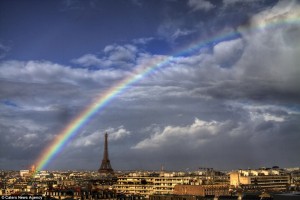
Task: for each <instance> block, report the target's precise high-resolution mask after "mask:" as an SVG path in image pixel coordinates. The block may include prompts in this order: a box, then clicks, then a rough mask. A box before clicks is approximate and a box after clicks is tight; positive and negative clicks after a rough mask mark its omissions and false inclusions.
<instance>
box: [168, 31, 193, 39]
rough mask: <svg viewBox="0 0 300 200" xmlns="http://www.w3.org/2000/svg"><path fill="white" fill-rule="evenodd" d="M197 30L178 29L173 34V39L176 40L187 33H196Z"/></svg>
mask: <svg viewBox="0 0 300 200" xmlns="http://www.w3.org/2000/svg"><path fill="white" fill-rule="evenodd" d="M195 32H196V31H195V30H186V29H184V30H181V29H177V30H176V31H175V32H174V33H173V35H172V39H173V40H176V39H177V38H179V37H182V36H187V35H190V34H192V33H195Z"/></svg>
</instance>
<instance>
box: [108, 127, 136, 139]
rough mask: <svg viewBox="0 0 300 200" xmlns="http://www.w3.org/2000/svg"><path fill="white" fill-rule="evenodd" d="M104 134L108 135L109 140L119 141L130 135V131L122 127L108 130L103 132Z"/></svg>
mask: <svg viewBox="0 0 300 200" xmlns="http://www.w3.org/2000/svg"><path fill="white" fill-rule="evenodd" d="M105 132H107V133H108V135H109V138H111V139H112V140H119V139H122V138H124V137H126V136H128V135H130V131H128V130H126V129H125V128H124V127H123V126H120V127H118V128H108V129H106V130H105Z"/></svg>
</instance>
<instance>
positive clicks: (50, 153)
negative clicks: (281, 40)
mask: <svg viewBox="0 0 300 200" xmlns="http://www.w3.org/2000/svg"><path fill="white" fill-rule="evenodd" d="M297 11H298V12H296V13H294V15H291V16H289V17H286V18H285V19H279V20H274V21H268V22H265V21H262V22H258V23H257V24H256V25H254V26H252V27H247V26H246V27H244V28H242V29H241V30H239V31H231V32H226V33H219V34H215V36H214V37H211V38H208V39H206V40H197V41H194V42H193V43H191V44H189V45H188V46H185V47H184V48H181V50H179V51H178V52H177V53H174V54H172V55H171V56H168V57H166V58H161V59H155V60H153V61H152V62H151V63H149V65H142V66H138V67H136V68H135V70H134V71H133V72H131V73H130V74H129V75H128V76H127V77H125V78H124V79H123V80H122V81H120V82H118V83H116V84H115V85H113V86H111V87H110V88H109V89H108V90H106V91H105V92H101V93H100V94H99V95H98V97H97V98H96V99H95V100H94V101H93V102H92V103H91V104H89V105H87V106H86V108H85V109H84V110H83V111H82V112H81V113H79V114H78V115H77V117H75V118H74V119H73V120H72V121H71V122H70V123H69V124H67V126H66V127H65V128H64V129H63V130H62V131H61V132H60V133H58V134H57V136H56V138H55V139H54V140H53V141H52V142H51V143H50V144H49V145H48V146H47V147H46V148H45V149H44V150H43V151H42V152H41V154H40V156H39V157H38V159H37V160H36V162H35V164H34V165H35V166H36V172H38V171H40V170H43V169H45V168H46V167H47V165H48V164H49V163H50V162H51V161H52V160H53V159H54V158H55V157H56V156H57V155H58V154H59V152H61V151H62V150H63V148H64V147H65V146H66V144H67V143H68V142H70V141H71V140H72V138H74V136H75V135H76V134H77V133H78V132H79V131H80V129H81V128H82V127H83V126H85V125H86V124H87V123H88V121H89V120H90V119H91V118H92V117H93V116H94V115H95V114H96V113H98V112H100V111H101V110H102V109H104V108H105V106H106V105H107V104H109V103H110V102H111V101H112V100H113V99H115V98H116V97H117V96H118V95H120V94H122V93H124V92H125V91H126V90H127V89H128V88H129V87H130V86H131V85H133V84H135V83H137V82H138V81H140V80H142V79H144V78H145V77H147V76H148V75H150V74H151V73H153V72H154V71H156V70H157V69H160V68H162V67H164V66H166V65H168V64H170V63H171V62H173V59H174V58H175V57H180V56H184V55H189V54H191V53H193V52H197V51H198V50H200V49H201V48H204V47H207V46H209V45H213V44H217V43H219V42H222V41H226V40H231V39H234V38H238V37H240V35H241V33H243V32H247V31H251V32H256V31H261V30H264V29H267V28H270V29H272V28H278V27H279V28H280V27H281V26H286V25H287V26H288V25H293V24H295V25H300V20H299V19H300V11H299V9H298V10H297Z"/></svg>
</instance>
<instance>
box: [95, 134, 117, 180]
mask: <svg viewBox="0 0 300 200" xmlns="http://www.w3.org/2000/svg"><path fill="white" fill-rule="evenodd" d="M107 137H108V135H107V133H105V141H104V153H103V160H102V163H101V166H100V168H99V170H98V172H99V173H100V174H104V175H109V174H114V170H113V169H112V167H111V165H110V160H109V158H108V142H107Z"/></svg>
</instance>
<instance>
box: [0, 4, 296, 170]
mask: <svg viewBox="0 0 300 200" xmlns="http://www.w3.org/2000/svg"><path fill="white" fill-rule="evenodd" d="M284 13H287V14H284ZM298 15H299V7H297V6H296V5H295V4H283V3H279V4H278V5H276V6H274V7H273V8H270V9H267V10H266V11H264V12H261V13H259V14H258V15H256V16H254V17H253V18H252V20H250V21H249V24H248V26H244V27H240V28H239V29H238V31H239V32H240V37H238V38H236V39H232V40H227V41H221V42H219V43H217V44H215V45H214V46H213V47H212V51H205V52H201V51H199V52H197V53H195V54H194V55H187V56H177V57H168V56H167V55H152V54H150V53H147V52H143V51H141V50H140V49H138V48H137V47H135V46H133V45H122V46H121V45H115V44H113V45H109V46H107V47H106V48H104V50H103V52H102V56H101V55H96V54H85V55H83V56H82V57H80V58H78V59H74V60H73V62H74V63H75V64H76V65H82V66H84V67H85V68H74V67H72V66H65V65H61V64H57V63H53V62H49V61H28V62H25V61H16V60H15V61H13V60H11V61H3V62H1V63H0V105H1V106H0V112H1V117H0V130H1V133H0V134H1V136H2V138H3V139H1V140H0V144H1V145H0V148H1V149H0V152H1V160H0V161H1V162H0V163H1V164H0V168H10V167H11V166H15V167H14V168H15V169H18V168H20V166H23V165H28V163H31V161H32V162H33V160H35V159H36V157H37V156H38V155H37V154H38V153H37V152H40V151H41V150H42V149H43V148H44V147H45V146H47V144H49V143H50V142H51V141H52V140H53V138H54V137H55V135H57V134H58V133H59V132H60V131H61V130H62V129H63V128H64V127H65V125H66V124H68V123H69V122H70V121H71V120H72V119H73V118H74V117H75V116H77V115H78V113H80V112H81V111H82V110H84V108H85V107H86V106H87V105H89V104H90V103H91V102H92V101H93V100H95V99H96V98H99V96H101V95H102V94H104V93H105V91H107V90H108V89H109V88H110V87H111V86H112V85H114V84H116V83H118V82H119V81H120V80H122V79H123V78H124V77H127V76H128V75H130V74H131V69H137V68H145V67H148V66H156V64H157V63H164V62H165V61H166V60H167V61H168V62H166V63H165V64H163V65H162V66H160V67H157V68H156V70H154V71H153V72H152V73H150V74H149V75H148V76H146V77H144V78H143V80H141V81H140V82H139V83H136V84H134V85H131V86H130V87H129V88H127V90H126V92H125V93H122V94H119V95H118V96H117V97H116V98H115V99H113V100H112V101H111V102H110V103H109V104H108V105H107V106H106V107H105V108H103V109H101V110H100V111H99V112H98V113H97V114H95V115H94V116H93V117H92V118H91V120H90V121H89V122H88V124H87V125H86V126H84V127H82V129H81V130H80V131H78V133H77V134H75V135H74V139H73V140H72V141H70V142H69V143H68V144H67V145H66V147H65V148H64V150H63V151H62V152H60V154H59V156H57V158H56V159H55V160H53V162H51V164H50V165H49V166H48V167H49V168H50V169H57V168H59V169H70V168H72V167H74V166H76V169H97V168H98V167H99V165H100V160H101V156H102V148H103V146H102V145H103V144H102V142H103V134H104V132H105V131H107V132H109V134H110V157H111V160H112V164H113V167H114V168H117V169H136V168H145V169H157V168H159V167H160V165H161V164H165V166H166V168H167V169H186V168H188V167H189V168H197V167H199V166H202V165H205V166H211V167H215V168H224V169H229V168H239V167H241V168H243V167H244V168H247V167H258V166H261V165H264V166H268V165H271V166H272V165H281V164H282V165H284V166H293V165H299V160H298V159H297V158H296V155H298V154H299V153H300V152H299V141H300V140H299V139H300V138H299V134H298V133H299V131H300V126H299V125H298V124H299V108H298V104H299V100H300V99H299V97H300V91H299V85H300V83H299V78H298V77H299V76H300V69H299V65H298V63H299V61H300V60H299V55H300V52H299V51H300V50H299V46H298V45H295V44H294V42H295V41H297V40H296V38H298V37H297V36H298V35H299V24H297V23H287V24H285V25H284V26H273V27H268V26H267V27H266V28H265V29H257V26H258V25H259V24H264V23H268V20H273V21H274V22H279V21H282V20H284V19H287V20H288V19H290V18H293V17H295V16H298ZM167 28H168V27H167ZM177 28H178V26H174V27H173V26H172V27H171V28H170V30H172V31H170V32H168V31H167V32H168V33H169V34H170V33H175V32H176V30H181V31H183V30H185V29H177ZM168 30H169V29H168ZM186 30H187V29H186ZM178 34H179V33H178ZM181 34H183V33H181ZM179 35H180V34H179ZM140 42H147V40H146V39H145V40H141V41H140ZM121 64H124V65H122V66H121ZM116 65H120V67H119V68H116V67H112V66H116ZM93 66H96V67H97V68H95V69H91V68H92V67H93ZM124 66H125V67H124ZM283 144H288V145H283ZM279 147H280V148H279ZM124 152H126V153H124Z"/></svg>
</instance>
